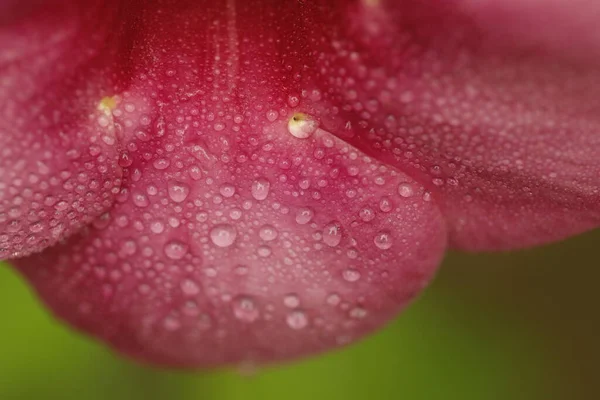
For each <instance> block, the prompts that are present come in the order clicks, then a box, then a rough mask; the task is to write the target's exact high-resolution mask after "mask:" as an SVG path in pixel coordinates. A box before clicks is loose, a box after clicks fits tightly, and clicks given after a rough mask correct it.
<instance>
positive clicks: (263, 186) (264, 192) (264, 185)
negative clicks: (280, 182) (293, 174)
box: [252, 178, 271, 200]
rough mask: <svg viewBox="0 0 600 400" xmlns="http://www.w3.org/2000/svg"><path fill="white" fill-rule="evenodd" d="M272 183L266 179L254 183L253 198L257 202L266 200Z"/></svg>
mask: <svg viewBox="0 0 600 400" xmlns="http://www.w3.org/2000/svg"><path fill="white" fill-rule="evenodd" d="M270 188H271V182H269V181H268V180H267V179H265V178H259V179H257V180H255V181H254V182H252V197H254V198H255V199H256V200H264V199H266V198H267V196H268V195H269V189H270Z"/></svg>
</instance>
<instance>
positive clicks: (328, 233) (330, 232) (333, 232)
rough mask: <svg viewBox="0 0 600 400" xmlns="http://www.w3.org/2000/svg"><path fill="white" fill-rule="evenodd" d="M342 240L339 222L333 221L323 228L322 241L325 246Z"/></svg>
mask: <svg viewBox="0 0 600 400" xmlns="http://www.w3.org/2000/svg"><path fill="white" fill-rule="evenodd" d="M341 241H342V226H341V224H340V223H339V222H337V221H333V222H330V223H328V224H327V225H325V228H323V242H325V244H326V245H327V246H330V247H335V246H337V245H338V244H340V242H341Z"/></svg>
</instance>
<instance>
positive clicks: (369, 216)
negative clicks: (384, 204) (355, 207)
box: [358, 207, 375, 222]
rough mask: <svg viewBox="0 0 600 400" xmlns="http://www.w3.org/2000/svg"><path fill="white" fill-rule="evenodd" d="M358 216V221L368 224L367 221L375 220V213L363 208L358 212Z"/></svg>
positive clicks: (370, 209)
mask: <svg viewBox="0 0 600 400" xmlns="http://www.w3.org/2000/svg"><path fill="white" fill-rule="evenodd" d="M358 215H359V216H360V219H362V220H363V221H365V222H369V221H372V220H373V218H375V211H373V209H372V208H369V207H365V208H363V209H362V210H360V211H359V212H358Z"/></svg>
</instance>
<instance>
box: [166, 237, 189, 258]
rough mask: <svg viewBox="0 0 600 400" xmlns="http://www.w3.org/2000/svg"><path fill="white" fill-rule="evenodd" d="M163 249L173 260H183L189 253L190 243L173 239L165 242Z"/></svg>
mask: <svg viewBox="0 0 600 400" xmlns="http://www.w3.org/2000/svg"><path fill="white" fill-rule="evenodd" d="M163 250H164V252H165V255H166V256H167V257H168V258H170V259H171V260H181V259H182V258H183V257H184V256H185V255H186V254H187V251H188V245H187V244H185V243H183V242H180V241H179V240H172V241H170V242H167V243H166V244H165V247H164V249H163Z"/></svg>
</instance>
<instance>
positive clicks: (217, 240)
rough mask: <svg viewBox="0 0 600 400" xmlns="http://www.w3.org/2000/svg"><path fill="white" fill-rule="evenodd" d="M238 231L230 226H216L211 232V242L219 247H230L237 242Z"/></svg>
mask: <svg viewBox="0 0 600 400" xmlns="http://www.w3.org/2000/svg"><path fill="white" fill-rule="evenodd" d="M236 237H237V231H236V230H235V228H234V227H233V226H231V225H229V224H221V225H216V226H215V227H214V228H212V229H211V231H210V240H212V242H213V243H214V244H215V245H216V246H219V247H229V246H231V245H232V244H233V242H235V238H236Z"/></svg>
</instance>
